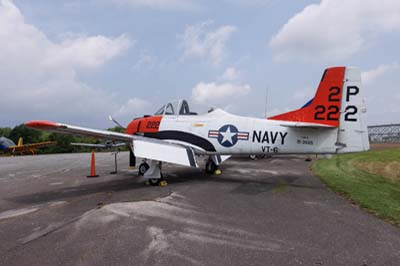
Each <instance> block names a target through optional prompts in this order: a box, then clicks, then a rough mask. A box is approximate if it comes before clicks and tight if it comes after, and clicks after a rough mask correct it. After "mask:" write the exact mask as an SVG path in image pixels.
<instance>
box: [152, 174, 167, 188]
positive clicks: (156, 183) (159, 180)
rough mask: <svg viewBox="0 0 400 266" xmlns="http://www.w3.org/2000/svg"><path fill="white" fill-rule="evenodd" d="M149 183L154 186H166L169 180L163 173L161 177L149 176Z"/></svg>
mask: <svg viewBox="0 0 400 266" xmlns="http://www.w3.org/2000/svg"><path fill="white" fill-rule="evenodd" d="M148 182H149V185H152V186H155V187H157V186H160V187H165V186H166V185H167V184H168V183H167V180H165V178H164V177H163V176H162V174H161V178H149V179H148Z"/></svg>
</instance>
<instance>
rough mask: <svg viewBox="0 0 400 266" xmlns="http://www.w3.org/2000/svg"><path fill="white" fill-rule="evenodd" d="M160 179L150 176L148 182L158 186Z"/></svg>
mask: <svg viewBox="0 0 400 266" xmlns="http://www.w3.org/2000/svg"><path fill="white" fill-rule="evenodd" d="M160 179H161V178H150V179H149V184H150V185H152V186H154V187H155V186H158V185H159V184H160Z"/></svg>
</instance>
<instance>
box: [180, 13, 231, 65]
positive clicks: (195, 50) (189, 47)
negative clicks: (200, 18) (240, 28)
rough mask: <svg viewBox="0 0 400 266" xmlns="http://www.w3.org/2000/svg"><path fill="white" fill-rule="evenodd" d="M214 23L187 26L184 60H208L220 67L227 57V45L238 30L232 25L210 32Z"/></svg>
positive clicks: (182, 44)
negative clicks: (197, 58)
mask: <svg viewBox="0 0 400 266" xmlns="http://www.w3.org/2000/svg"><path fill="white" fill-rule="evenodd" d="M213 24H214V22H213V21H210V20H209V21H205V22H202V23H199V24H195V25H189V26H186V29H185V32H184V34H183V35H182V36H179V38H180V39H181V46H182V47H183V50H184V51H183V56H182V60H186V59H188V58H196V57H199V58H208V60H209V61H210V62H211V63H212V65H214V66H218V65H220V63H221V62H222V60H223V59H224V57H225V56H226V43H227V42H228V40H229V39H230V37H231V35H232V33H234V32H235V31H236V28H235V27H234V26H231V25H225V26H221V27H219V28H217V29H215V30H208V29H209V28H210V27H211V26H212V25H213Z"/></svg>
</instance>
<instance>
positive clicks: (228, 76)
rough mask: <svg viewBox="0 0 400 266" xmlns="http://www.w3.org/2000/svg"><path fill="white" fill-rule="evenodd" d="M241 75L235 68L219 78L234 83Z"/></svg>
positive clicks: (229, 69) (231, 68)
mask: <svg viewBox="0 0 400 266" xmlns="http://www.w3.org/2000/svg"><path fill="white" fill-rule="evenodd" d="M240 76H241V73H240V71H239V70H237V69H236V68H234V67H229V68H227V69H226V70H225V72H224V73H223V74H222V75H221V76H220V77H219V79H221V80H226V81H234V80H238V79H240Z"/></svg>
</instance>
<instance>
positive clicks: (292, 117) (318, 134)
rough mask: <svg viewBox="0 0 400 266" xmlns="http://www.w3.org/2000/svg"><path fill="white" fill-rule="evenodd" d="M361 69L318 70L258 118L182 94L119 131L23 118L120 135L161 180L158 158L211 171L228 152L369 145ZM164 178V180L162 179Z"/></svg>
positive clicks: (328, 150)
mask: <svg viewBox="0 0 400 266" xmlns="http://www.w3.org/2000/svg"><path fill="white" fill-rule="evenodd" d="M365 113H366V107H365V104H364V100H363V97H362V87H361V73H360V70H359V69H357V68H353V67H333V68H328V69H326V70H325V72H324V74H323V76H322V79H321V82H320V84H319V86H318V89H317V92H316V94H315V96H314V98H313V99H312V100H310V101H309V102H308V103H307V104H306V105H304V106H303V107H301V108H300V109H297V110H294V111H291V112H287V113H284V114H280V115H276V116H273V117H269V118H268V119H258V118H250V117H243V116H237V115H233V114H230V113H227V112H225V111H223V110H220V109H215V110H212V111H209V112H208V113H206V114H202V115H199V114H197V113H194V112H192V110H191V109H190V108H189V105H188V103H187V102H186V101H185V100H180V101H179V102H178V103H177V104H173V103H168V104H166V105H165V106H163V107H162V108H161V109H160V110H159V111H157V112H156V113H155V114H154V115H153V116H144V117H141V118H136V119H134V120H133V121H132V122H130V124H129V125H128V127H127V128H126V132H125V133H115V132H109V131H104V130H95V129H89V128H83V127H78V126H72V125H67V124H61V123H54V122H50V121H30V122H27V123H26V125H27V126H28V127H31V128H35V129H40V130H48V131H54V132H59V133H65V134H77V135H86V136H91V137H97V138H103V139H109V140H116V141H123V142H126V143H128V144H129V146H130V148H131V151H132V152H131V156H132V158H131V159H135V156H137V157H141V158H145V159H147V162H148V163H147V162H143V163H142V164H141V165H140V166H139V173H142V174H144V177H145V178H146V179H148V180H149V182H150V183H151V184H153V185H158V184H159V183H160V181H162V180H163V178H162V174H161V162H168V163H173V164H179V165H184V166H191V167H198V163H197V160H196V158H197V157H196V155H203V156H207V157H208V160H207V163H206V171H207V172H209V173H213V172H214V171H216V170H217V168H218V166H219V165H220V164H221V163H222V162H223V161H224V160H226V159H227V158H229V156H231V155H250V154H271V153H273V154H307V153H308V154H335V153H347V152H357V151H365V150H368V149H369V141H368V132H367V126H366V121H365ZM163 182H165V181H163Z"/></svg>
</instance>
